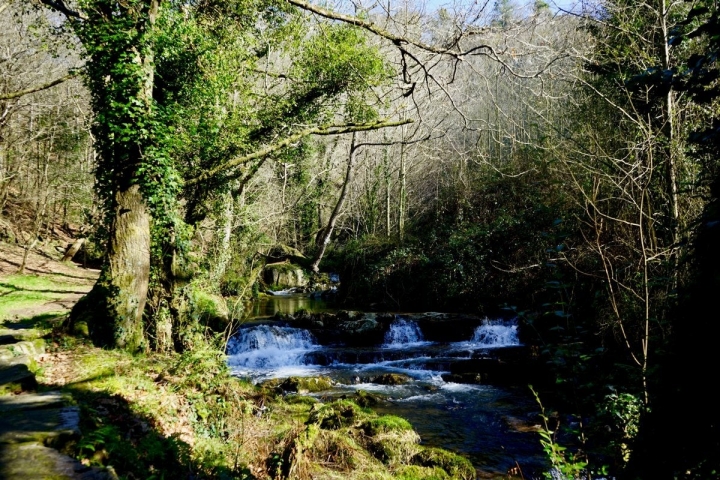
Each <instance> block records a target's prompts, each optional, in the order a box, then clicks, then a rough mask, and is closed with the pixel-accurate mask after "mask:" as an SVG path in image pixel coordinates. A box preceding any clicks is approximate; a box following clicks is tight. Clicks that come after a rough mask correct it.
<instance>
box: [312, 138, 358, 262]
mask: <svg viewBox="0 0 720 480" xmlns="http://www.w3.org/2000/svg"><path fill="white" fill-rule="evenodd" d="M356 157H357V146H356V144H355V133H353V134H352V140H351V142H350V154H349V156H348V164H347V170H346V171H345V181H344V182H343V186H342V190H340V197H339V198H338V200H337V203H336V204H335V208H334V209H333V211H332V213H331V214H330V218H329V219H328V223H327V226H325V228H323V229H322V230H321V232H320V234H319V235H318V238H317V243H316V245H317V247H318V251H317V253H316V254H315V257H314V258H313V261H312V264H311V266H310V268H311V269H312V271H313V272H318V271H320V262H321V261H322V258H323V256H324V255H325V250H326V249H327V246H328V244H329V243H330V237H331V236H332V232H333V229H334V228H335V223H336V222H337V219H338V217H340V211H341V210H342V207H343V204H344V203H345V198H347V193H348V186H349V185H350V183H351V182H352V179H353V173H354V170H355V158H356Z"/></svg>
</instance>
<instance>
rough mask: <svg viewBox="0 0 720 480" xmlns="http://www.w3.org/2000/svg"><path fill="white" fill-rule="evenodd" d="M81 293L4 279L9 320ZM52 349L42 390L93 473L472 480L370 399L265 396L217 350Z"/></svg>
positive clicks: (205, 344) (55, 343) (77, 344)
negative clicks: (61, 405)
mask: <svg viewBox="0 0 720 480" xmlns="http://www.w3.org/2000/svg"><path fill="white" fill-rule="evenodd" d="M77 288H78V287H77V285H69V284H66V283H64V282H62V281H58V278H57V277H47V276H46V277H37V276H32V275H13V276H11V277H5V278H3V279H2V280H0V318H4V317H3V316H7V315H8V313H7V312H8V311H11V310H18V309H23V308H28V307H33V306H37V305H38V304H42V303H46V302H48V301H51V300H55V299H58V298H62V297H64V296H66V295H67V294H68V293H70V292H73V291H77ZM46 317H48V318H49V317H50V316H49V315H47V314H43V315H40V316H37V317H36V318H35V319H34V320H32V321H30V320H27V321H26V320H20V321H19V322H14V323H13V325H20V324H24V323H28V325H30V324H31V323H33V322H34V321H36V320H38V319H42V318H46ZM49 338H51V340H50V341H49V342H50V343H49V344H48V345H47V348H48V354H47V355H46V356H45V357H46V358H45V359H44V361H43V362H42V365H41V368H40V369H39V370H38V371H37V378H38V381H39V383H40V390H57V389H61V390H62V391H64V392H65V393H68V394H70V395H71V396H72V398H73V401H74V402H75V403H76V404H77V406H78V407H79V408H80V412H81V416H80V418H81V425H80V428H81V431H82V432H83V436H82V437H81V438H80V439H78V440H76V441H74V442H71V443H68V444H67V445H65V447H64V448H65V452H66V453H68V454H70V455H72V456H74V457H75V458H78V459H79V460H80V461H81V462H82V463H83V464H85V465H92V466H104V467H112V468H113V470H115V471H116V472H117V473H118V475H119V478H121V479H122V478H127V479H130V478H188V477H193V478H211V479H225V478H227V479H230V478H236V479H245V480H251V479H256V480H259V479H263V480H265V479H275V478H277V479H280V478H293V479H297V480H309V479H311V478H312V479H318V480H320V479H327V480H330V479H347V480H361V479H362V480H366V479H378V480H392V479H407V480H411V479H435V478H437V479H443V480H444V479H452V478H467V477H466V473H467V471H468V470H467V465H469V464H468V463H463V460H464V459H462V457H458V456H456V455H454V454H451V453H449V452H448V453H447V455H443V454H442V453H438V452H440V451H435V450H432V451H429V450H427V449H425V448H424V447H422V446H421V445H419V437H418V435H417V433H415V431H414V430H413V429H412V426H411V425H410V424H409V423H408V422H407V421H406V420H404V419H402V418H400V417H394V416H378V415H377V414H376V413H375V412H373V411H372V410H371V409H369V408H366V405H369V404H371V403H373V402H371V401H370V400H372V398H371V397H370V396H369V395H368V394H365V393H363V392H360V393H359V394H358V395H357V396H356V397H355V398H352V399H341V400H336V401H333V402H330V403H322V402H319V401H318V400H317V399H315V398H312V397H304V396H302V395H289V396H284V395H283V394H281V393H280V390H279V389H278V388H262V387H257V386H255V385H252V384H250V383H247V382H244V381H241V380H239V379H236V378H234V377H232V376H231V375H230V373H229V370H228V368H227V365H226V359H225V356H224V355H223V353H222V351H221V350H220V349H219V348H218V344H217V342H215V341H213V340H209V339H208V338H204V337H203V338H197V339H193V340H192V342H190V343H191V344H192V345H193V346H194V347H193V349H192V350H189V351H187V352H185V353H183V354H177V353H172V354H160V353H146V354H137V355H132V354H129V353H127V352H123V351H117V350H103V349H99V348H96V347H94V346H92V345H90V344H89V343H88V342H87V341H86V340H84V339H81V338H77V337H73V336H70V335H67V334H64V333H62V332H59V331H56V332H53V335H52V337H49ZM293 381H297V382H298V385H297V390H299V391H307V390H314V389H315V387H317V388H325V387H329V386H330V384H331V382H330V380H329V379H325V378H322V377H320V378H318V379H310V380H308V379H293ZM305 383H308V384H311V385H305ZM321 384H322V385H321ZM311 387H312V388H311ZM358 403H360V404H362V405H363V406H360V405H358ZM426 451H427V453H426V454H425V455H423V452H426ZM465 462H467V461H465Z"/></svg>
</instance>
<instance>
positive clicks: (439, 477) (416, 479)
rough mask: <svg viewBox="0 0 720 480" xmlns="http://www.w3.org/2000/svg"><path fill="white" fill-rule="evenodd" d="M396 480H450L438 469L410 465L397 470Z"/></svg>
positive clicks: (443, 471) (445, 473)
mask: <svg viewBox="0 0 720 480" xmlns="http://www.w3.org/2000/svg"><path fill="white" fill-rule="evenodd" d="M395 478H396V479H397V480H451V477H450V476H449V475H448V474H447V472H445V470H443V469H441V468H438V467H420V466H417V465H410V466H408V467H404V468H401V469H399V471H398V473H397V475H396V476H395Z"/></svg>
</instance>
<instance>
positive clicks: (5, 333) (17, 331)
mask: <svg viewBox="0 0 720 480" xmlns="http://www.w3.org/2000/svg"><path fill="white" fill-rule="evenodd" d="M7 327H11V328H7ZM48 332H49V330H48V329H44V328H30V327H27V328H26V327H24V326H18V325H17V324H12V323H7V322H6V323H5V324H4V325H3V328H0V345H8V344H11V343H17V342H23V341H32V340H37V339H38V338H42V337H44V336H45V335H47V334H48Z"/></svg>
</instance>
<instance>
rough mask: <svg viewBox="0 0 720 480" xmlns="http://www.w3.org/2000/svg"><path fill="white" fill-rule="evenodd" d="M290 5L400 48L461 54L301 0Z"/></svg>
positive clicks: (293, 0)
mask: <svg viewBox="0 0 720 480" xmlns="http://www.w3.org/2000/svg"><path fill="white" fill-rule="evenodd" d="M286 1H287V2H288V3H290V4H291V5H295V6H296V7H298V8H302V9H303V10H307V11H308V12H313V13H315V14H317V15H320V16H321V17H325V18H329V19H331V20H340V21H341V22H345V23H349V24H351V25H355V26H357V27H360V28H364V29H365V30H368V31H369V32H372V33H374V34H375V35H378V36H380V37H383V38H385V39H387V40H390V41H391V42H392V43H394V44H395V45H397V46H400V45H402V44H404V43H405V44H409V45H414V46H416V47H418V48H421V49H423V50H426V51H428V52H431V53H437V54H440V55H450V56H452V57H456V58H459V57H460V56H461V55H463V54H462V52H457V51H453V50H450V49H448V48H438V47H435V46H433V45H429V44H427V43H424V42H419V41H417V40H412V39H410V38H406V37H400V36H398V35H394V34H393V33H390V32H389V31H387V30H385V29H383V28H380V27H378V26H377V25H375V24H374V23H372V22H367V21H365V20H363V19H361V18H357V17H353V16H352V15H345V14H342V13H337V12H333V11H331V10H328V9H326V8H322V7H318V6H317V5H313V4H311V3H308V2H305V1H303V0H286Z"/></svg>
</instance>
